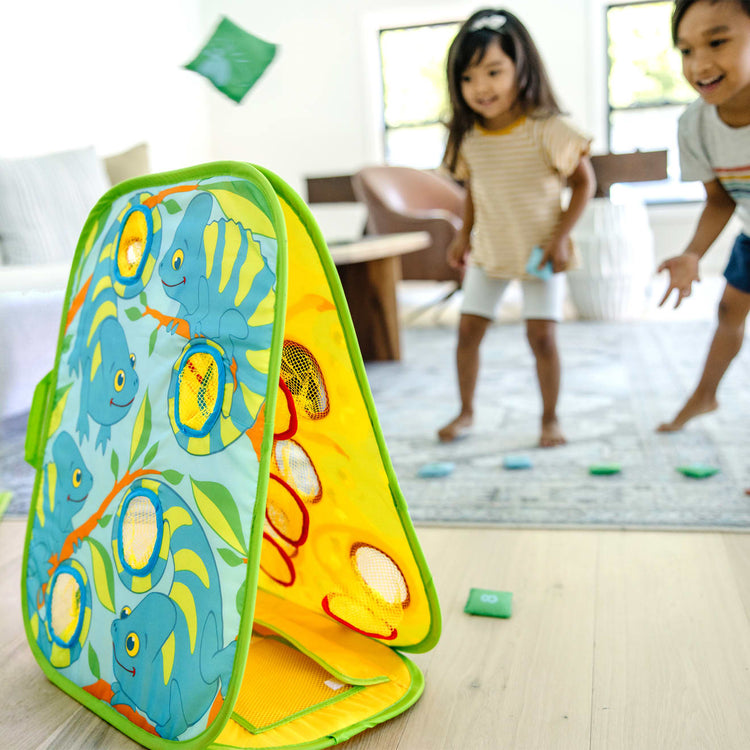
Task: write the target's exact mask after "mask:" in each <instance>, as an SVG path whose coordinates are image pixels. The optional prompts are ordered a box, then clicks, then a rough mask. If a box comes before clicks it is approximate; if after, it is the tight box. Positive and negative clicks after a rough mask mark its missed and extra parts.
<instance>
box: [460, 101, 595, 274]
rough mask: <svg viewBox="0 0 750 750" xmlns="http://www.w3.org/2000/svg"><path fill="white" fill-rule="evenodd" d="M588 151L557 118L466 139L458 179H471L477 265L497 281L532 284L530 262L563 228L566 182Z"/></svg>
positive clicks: (580, 137) (474, 132)
mask: <svg viewBox="0 0 750 750" xmlns="http://www.w3.org/2000/svg"><path fill="white" fill-rule="evenodd" d="M589 144H590V139H589V138H587V137H586V136H584V135H582V134H581V133H579V132H578V131H577V130H575V129H574V128H573V127H572V126H571V125H569V124H568V123H567V122H566V121H565V120H564V119H563V118H562V117H559V116H551V117H546V118H544V119H535V118H532V117H521V118H520V119H518V120H516V121H515V122H514V123H513V124H511V125H509V126H508V127H506V128H503V129H501V130H485V129H484V128H482V127H480V126H476V127H475V128H474V130H472V131H470V132H469V133H468V134H467V135H466V137H465V138H464V141H463V143H462V144H461V150H460V152H459V160H458V165H457V169H456V177H458V178H459V179H467V178H468V180H469V183H470V187H471V196H472V200H473V203H474V227H473V231H472V238H471V256H470V261H471V263H473V264H474V265H477V266H480V267H482V268H483V269H484V270H485V272H486V273H487V274H488V275H489V276H493V277H495V278H503V279H508V278H524V279H528V278H532V277H531V276H529V274H528V273H527V272H526V270H525V266H526V261H527V260H528V258H529V255H530V254H531V250H532V248H533V247H534V246H535V245H542V244H543V243H544V242H546V241H547V240H548V239H549V238H550V236H551V235H552V233H553V231H554V229H555V227H556V226H557V223H558V221H559V219H560V214H561V212H562V207H561V204H560V199H561V194H562V189H563V186H564V185H565V178H566V177H568V176H569V175H570V174H571V173H572V172H573V171H575V168H576V167H577V166H578V163H579V162H580V160H581V157H582V156H583V155H585V154H587V153H588V151H589ZM571 264H574V255H573V248H572V246H571ZM569 267H570V266H569Z"/></svg>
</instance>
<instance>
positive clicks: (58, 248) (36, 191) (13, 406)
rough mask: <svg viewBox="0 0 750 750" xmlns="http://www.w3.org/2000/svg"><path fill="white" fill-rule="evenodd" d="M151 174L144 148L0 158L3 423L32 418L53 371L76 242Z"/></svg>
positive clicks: (0, 388)
mask: <svg viewBox="0 0 750 750" xmlns="http://www.w3.org/2000/svg"><path fill="white" fill-rule="evenodd" d="M148 171H149V168H148V151H147V147H146V145H145V144H139V145H138V146H135V147H134V148H132V149H130V150H128V151H126V152H124V153H123V154H118V155H116V156H113V157H109V158H105V159H100V158H99V157H98V156H97V155H96V152H95V151H94V149H93V148H88V149H78V150H75V151H67V152H64V153H60V154H50V155H46V156H41V157H37V158H33V159H0V330H2V331H3V338H2V341H3V343H2V346H1V347H0V349H1V352H2V353H1V354H0V419H3V418H6V417H12V416H16V415H21V414H24V413H26V412H28V410H29V408H30V406H31V400H32V396H33V393H34V387H35V386H36V384H37V382H38V381H39V380H40V379H41V378H42V377H43V376H44V375H45V374H46V373H47V372H49V371H50V370H51V369H52V366H53V364H54V359H55V351H56V348H57V338H58V333H59V329H60V321H61V316H62V306H63V301H64V298H65V290H66V288H67V283H68V275H69V272H70V266H71V263H72V261H73V254H74V252H75V247H76V243H77V241H78V235H79V233H80V230H81V229H82V227H83V224H84V222H85V220H86V216H87V215H88V213H89V211H90V209H91V208H92V207H93V206H94V204H95V203H96V201H97V200H98V199H99V197H100V196H101V195H102V194H103V193H104V192H105V191H106V190H107V189H108V188H109V187H110V186H111V185H114V184H116V183H118V182H121V181H122V180H124V179H128V178H130V177H135V176H137V175H139V174H144V173H147V172H148Z"/></svg>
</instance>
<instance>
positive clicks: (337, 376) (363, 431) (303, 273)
mask: <svg viewBox="0 0 750 750" xmlns="http://www.w3.org/2000/svg"><path fill="white" fill-rule="evenodd" d="M282 208H283V211H284V216H285V219H286V223H287V233H288V243H289V256H290V258H292V259H293V262H290V263H289V279H288V291H287V319H286V327H285V341H286V346H285V350H286V351H287V352H290V351H292V353H293V357H292V358H293V359H294V360H295V362H297V364H295V365H294V367H292V368H291V369H295V371H300V370H302V371H303V372H302V373H301V375H300V376H299V378H298V379H297V382H296V383H295V385H296V387H298V389H299V390H300V391H301V395H298V396H296V397H295V409H296V412H297V420H298V429H297V432H296V434H294V435H293V436H292V438H293V439H294V440H295V441H296V442H297V443H298V444H299V445H300V446H301V447H302V448H303V449H304V451H305V452H306V454H307V456H308V457H309V459H310V461H311V463H312V465H313V466H314V469H315V472H316V473H317V476H318V477H319V480H320V485H321V488H322V493H321V496H320V499H319V501H318V502H316V503H314V504H312V503H306V504H305V510H306V511H307V515H308V516H309V534H308V537H307V540H306V541H305V542H304V544H302V545H300V546H299V547H298V548H296V549H294V550H293V554H289V555H288V556H287V558H285V562H286V564H287V565H288V566H290V567H291V569H292V570H293V578H294V582H293V583H292V584H291V585H286V586H285V585H281V584H280V583H278V582H275V581H274V580H273V579H272V578H271V577H270V576H268V575H264V574H263V572H261V576H260V581H259V582H260V586H261V587H265V588H267V589H268V590H270V591H272V592H274V593H276V594H278V595H279V596H281V597H283V598H286V599H289V600H290V601H292V602H295V603H296V604H299V605H301V606H303V607H305V608H307V609H310V610H312V611H314V612H318V613H320V612H322V611H324V610H325V606H326V604H325V602H326V600H328V602H329V603H330V604H331V606H330V610H331V614H332V615H333V616H334V617H337V616H338V617H340V619H342V620H345V621H348V622H349V624H350V625H352V626H353V627H355V628H358V629H359V630H361V631H363V632H366V633H368V632H372V630H371V628H372V626H373V623H376V625H377V627H376V634H377V635H378V636H379V637H383V638H388V640H387V643H388V645H389V646H398V645H399V644H400V643H403V644H412V643H417V642H420V641H422V640H423V639H424V638H425V637H426V635H427V633H428V630H429V627H430V608H429V602H428V600H427V595H426V592H425V588H424V586H423V584H422V579H421V575H420V570H419V568H418V566H417V563H416V561H415V559H414V556H413V553H412V550H411V548H410V545H409V538H408V536H407V534H406V532H405V530H404V528H403V523H402V520H401V518H400V517H399V514H398V513H397V511H396V509H395V507H394V504H393V494H392V491H391V487H390V483H389V478H388V475H387V473H386V470H385V468H384V466H383V459H382V457H381V454H380V450H379V446H378V443H377V440H376V436H375V434H374V431H373V426H372V423H371V421H370V417H369V414H368V411H367V405H366V402H365V400H364V398H363V396H362V394H361V392H360V387H359V384H358V382H357V378H356V373H355V371H354V368H353V366H352V365H351V364H350V355H349V353H348V350H347V349H346V342H345V339H344V332H343V328H342V325H341V322H340V320H339V315H338V311H337V310H336V307H335V304H334V302H333V298H332V295H331V292H330V289H329V286H328V281H327V279H326V276H325V273H324V270H323V268H322V265H321V263H320V261H319V258H318V252H317V249H316V248H315V246H314V243H313V241H312V239H311V238H310V236H309V235H308V233H307V231H306V229H305V228H304V226H303V224H302V223H301V222H300V220H299V219H298V218H297V216H296V214H294V212H293V211H292V210H291V209H290V208H289V206H288V205H287V204H286V203H285V202H283V201H282ZM305 351H306V352H307V353H308V354H307V355H306V356H307V357H308V358H310V355H311V356H312V358H314V362H311V363H310V364H309V365H308V366H303V365H302V364H300V363H301V362H302V357H303V355H304V352H305ZM289 371H290V368H289V367H285V364H284V362H282V377H283V378H286V377H288V376H289ZM315 378H322V383H319V384H317V385H316V384H315V383H314V382H313V381H314V380H315ZM290 390H292V392H293V393H294V388H292V387H290ZM278 408H279V409H280V410H281V411H284V409H285V399H284V397H283V395H282V394H279V399H278ZM285 422H286V420H282V422H281V424H279V423H278V422H277V427H282V426H283V425H284V424H285ZM281 478H282V479H284V480H285V481H286V482H287V483H288V484H289V485H291V486H292V487H294V479H293V478H292V477H289V476H287V477H284V476H282V477H281ZM362 546H365V547H367V548H370V549H372V550H373V552H372V554H371V555H370V557H374V558H379V559H380V560H382V561H383V564H382V565H381V566H380V570H381V574H382V576H381V578H382V580H379V579H378V574H375V575H373V573H372V570H371V569H368V570H366V571H364V572H363V571H362V570H361V569H360V562H361V561H360V560H358V555H357V550H358V549H359V548H360V547H362ZM266 555H267V556H268V557H269V563H268V565H264V556H266ZM271 555H275V556H277V557H278V555H279V551H278V548H277V547H275V546H273V545H269V544H265V545H264V551H263V554H262V556H261V570H262V571H263V570H266V572H267V571H268V570H269V569H271V568H272V569H273V570H280V569H281V568H282V566H280V564H279V561H278V560H273V561H271V560H270V557H271ZM369 568H372V566H369ZM383 576H384V577H383ZM279 580H282V581H283V582H284V583H289V580H288V577H285V578H280V579H279ZM395 592H399V594H400V595H399V596H396V595H395ZM394 599H399V600H398V601H394ZM342 602H346V607H345V608H344V609H343V610H342V611H339V612H337V611H336V607H337V606H339V605H340V604H341V603H342ZM357 611H359V614H357ZM352 613H354V614H352ZM352 616H353V617H354V620H355V622H352V621H351V620H352Z"/></svg>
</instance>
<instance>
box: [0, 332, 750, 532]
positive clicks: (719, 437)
mask: <svg viewBox="0 0 750 750" xmlns="http://www.w3.org/2000/svg"><path fill="white" fill-rule="evenodd" d="M712 333H713V324H712V323H711V322H708V321H679V322H664V321H648V322H638V323H596V322H566V323H564V324H562V325H561V326H560V329H559V334H560V335H559V343H560V350H561V356H562V360H563V385H562V395H561V399H560V418H561V422H562V425H563V428H564V430H565V433H566V436H567V438H568V444H567V445H565V446H563V447H560V448H554V449H546V450H543V449H540V448H537V447H536V444H537V440H538V420H539V413H540V404H539V397H538V392H537V385H536V379H535V377H534V371H533V360H532V357H531V354H530V352H529V350H528V345H527V343H526V341H525V338H524V335H523V331H522V328H521V326H520V325H519V324H512V323H511V324H498V325H495V326H493V327H492V328H491V329H490V330H489V332H488V334H487V338H486V339H485V342H484V345H483V348H482V365H481V373H480V382H479V386H478V393H477V402H476V409H477V415H476V427H475V430H474V432H473V433H472V435H471V436H469V437H467V438H464V439H462V440H459V441H457V442H455V443H453V444H450V445H444V444H441V443H439V442H438V441H437V439H436V431H437V429H438V428H439V427H440V426H442V425H443V424H444V423H445V422H447V421H448V420H449V419H450V418H452V417H453V416H454V414H455V412H456V409H457V404H458V402H457V394H456V382H455V367H454V350H455V337H456V334H455V330H454V328H453V327H446V326H432V327H424V328H418V327H412V328H407V329H406V330H404V331H403V339H402V359H401V361H398V362H372V363H368V364H367V368H366V369H367V374H368V379H369V382H370V387H371V390H372V393H373V398H374V401H375V405H376V407H377V411H378V418H379V421H380V424H381V427H382V430H383V433H384V436H385V440H386V444H387V446H388V449H389V453H390V457H391V461H392V463H393V466H394V468H395V471H396V475H397V477H398V480H399V485H400V487H401V490H402V492H403V494H404V496H405V498H406V501H407V503H408V506H409V512H410V514H411V517H412V519H413V520H414V521H415V522H416V523H418V524H450V525H473V524H493V525H499V526H510V527H540V528H541V527H546V528H550V527H553V528H554V527H560V528H571V527H594V528H639V529H644V528H645V529H670V528H674V529H731V530H750V496H747V495H745V492H744V490H745V488H747V487H750V465H749V462H748V449H747V445H748V439H749V438H750V426H749V425H748V419H749V418H750V388H748V384H749V383H750V378H749V377H748V373H749V372H750V347H748V346H745V347H744V348H743V351H742V352H741V353H740V355H739V356H738V357H737V359H736V360H735V362H734V363H733V364H732V366H731V368H730V369H729V371H728V373H727V375H726V377H725V379H724V381H723V383H722V386H721V390H720V392H719V398H720V402H721V407H720V409H719V411H717V412H714V413H713V414H709V415H706V416H703V417H700V418H698V419H696V420H694V421H693V422H692V423H690V424H689V425H688V426H687V427H686V428H685V429H684V430H683V431H682V432H680V433H675V434H670V435H664V434H658V433H656V432H655V430H654V428H655V427H656V425H657V424H658V423H659V422H661V421H663V420H664V419H666V418H671V416H673V415H674V413H675V412H676V410H677V409H678V407H679V406H680V405H681V403H682V401H683V400H684V398H685V396H686V394H687V393H688V392H689V391H690V390H691V389H692V388H693V386H694V385H695V382H696V379H697V377H698V373H699V371H700V369H701V367H702V364H703V359H704V356H705V353H706V351H707V349H708V343H709V341H710V338H711V335H712ZM25 426H26V417H25V416H24V415H21V416H18V417H14V418H13V419H10V420H7V419H6V420H5V421H4V422H3V423H0V492H3V491H11V492H13V498H12V500H11V503H10V506H9V507H8V509H7V511H6V516H22V515H25V514H26V513H27V512H28V505H29V498H30V496H31V491H32V487H33V481H34V473H33V471H32V470H31V469H30V467H28V466H27V465H26V464H25V463H24V461H23V441H24V433H25ZM519 454H520V455H522V456H524V457H527V458H528V459H529V460H530V463H531V464H532V466H531V468H529V469H522V470H509V469H505V468H504V467H503V459H504V458H505V457H506V456H508V455H515V456H518V455H519ZM435 462H450V463H452V464H453V467H454V468H453V472H452V474H451V475H450V476H447V477H443V478H436V479H422V478H420V477H419V470H420V469H421V468H422V467H423V466H425V465H426V464H430V463H435ZM599 463H617V464H619V465H620V467H621V472H620V473H619V474H616V475H612V476H592V475H591V474H590V473H589V469H590V467H591V466H592V465H594V464H599ZM688 464H707V465H711V466H715V467H716V468H718V469H719V471H718V473H717V474H715V475H714V476H712V477H709V478H707V479H690V478H687V477H685V476H683V475H682V474H680V473H678V471H677V467H679V466H683V465H688Z"/></svg>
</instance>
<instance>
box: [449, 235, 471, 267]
mask: <svg viewBox="0 0 750 750" xmlns="http://www.w3.org/2000/svg"><path fill="white" fill-rule="evenodd" d="M470 252H471V241H470V238H469V237H467V236H466V235H465V234H464V233H463V232H459V233H458V234H457V235H456V236H455V238H454V239H453V242H451V244H450V245H448V250H447V251H446V260H447V261H448V265H449V266H450V267H451V268H457V269H458V270H459V271H461V272H462V273H463V271H464V270H466V260H467V258H468V257H469V253H470Z"/></svg>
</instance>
